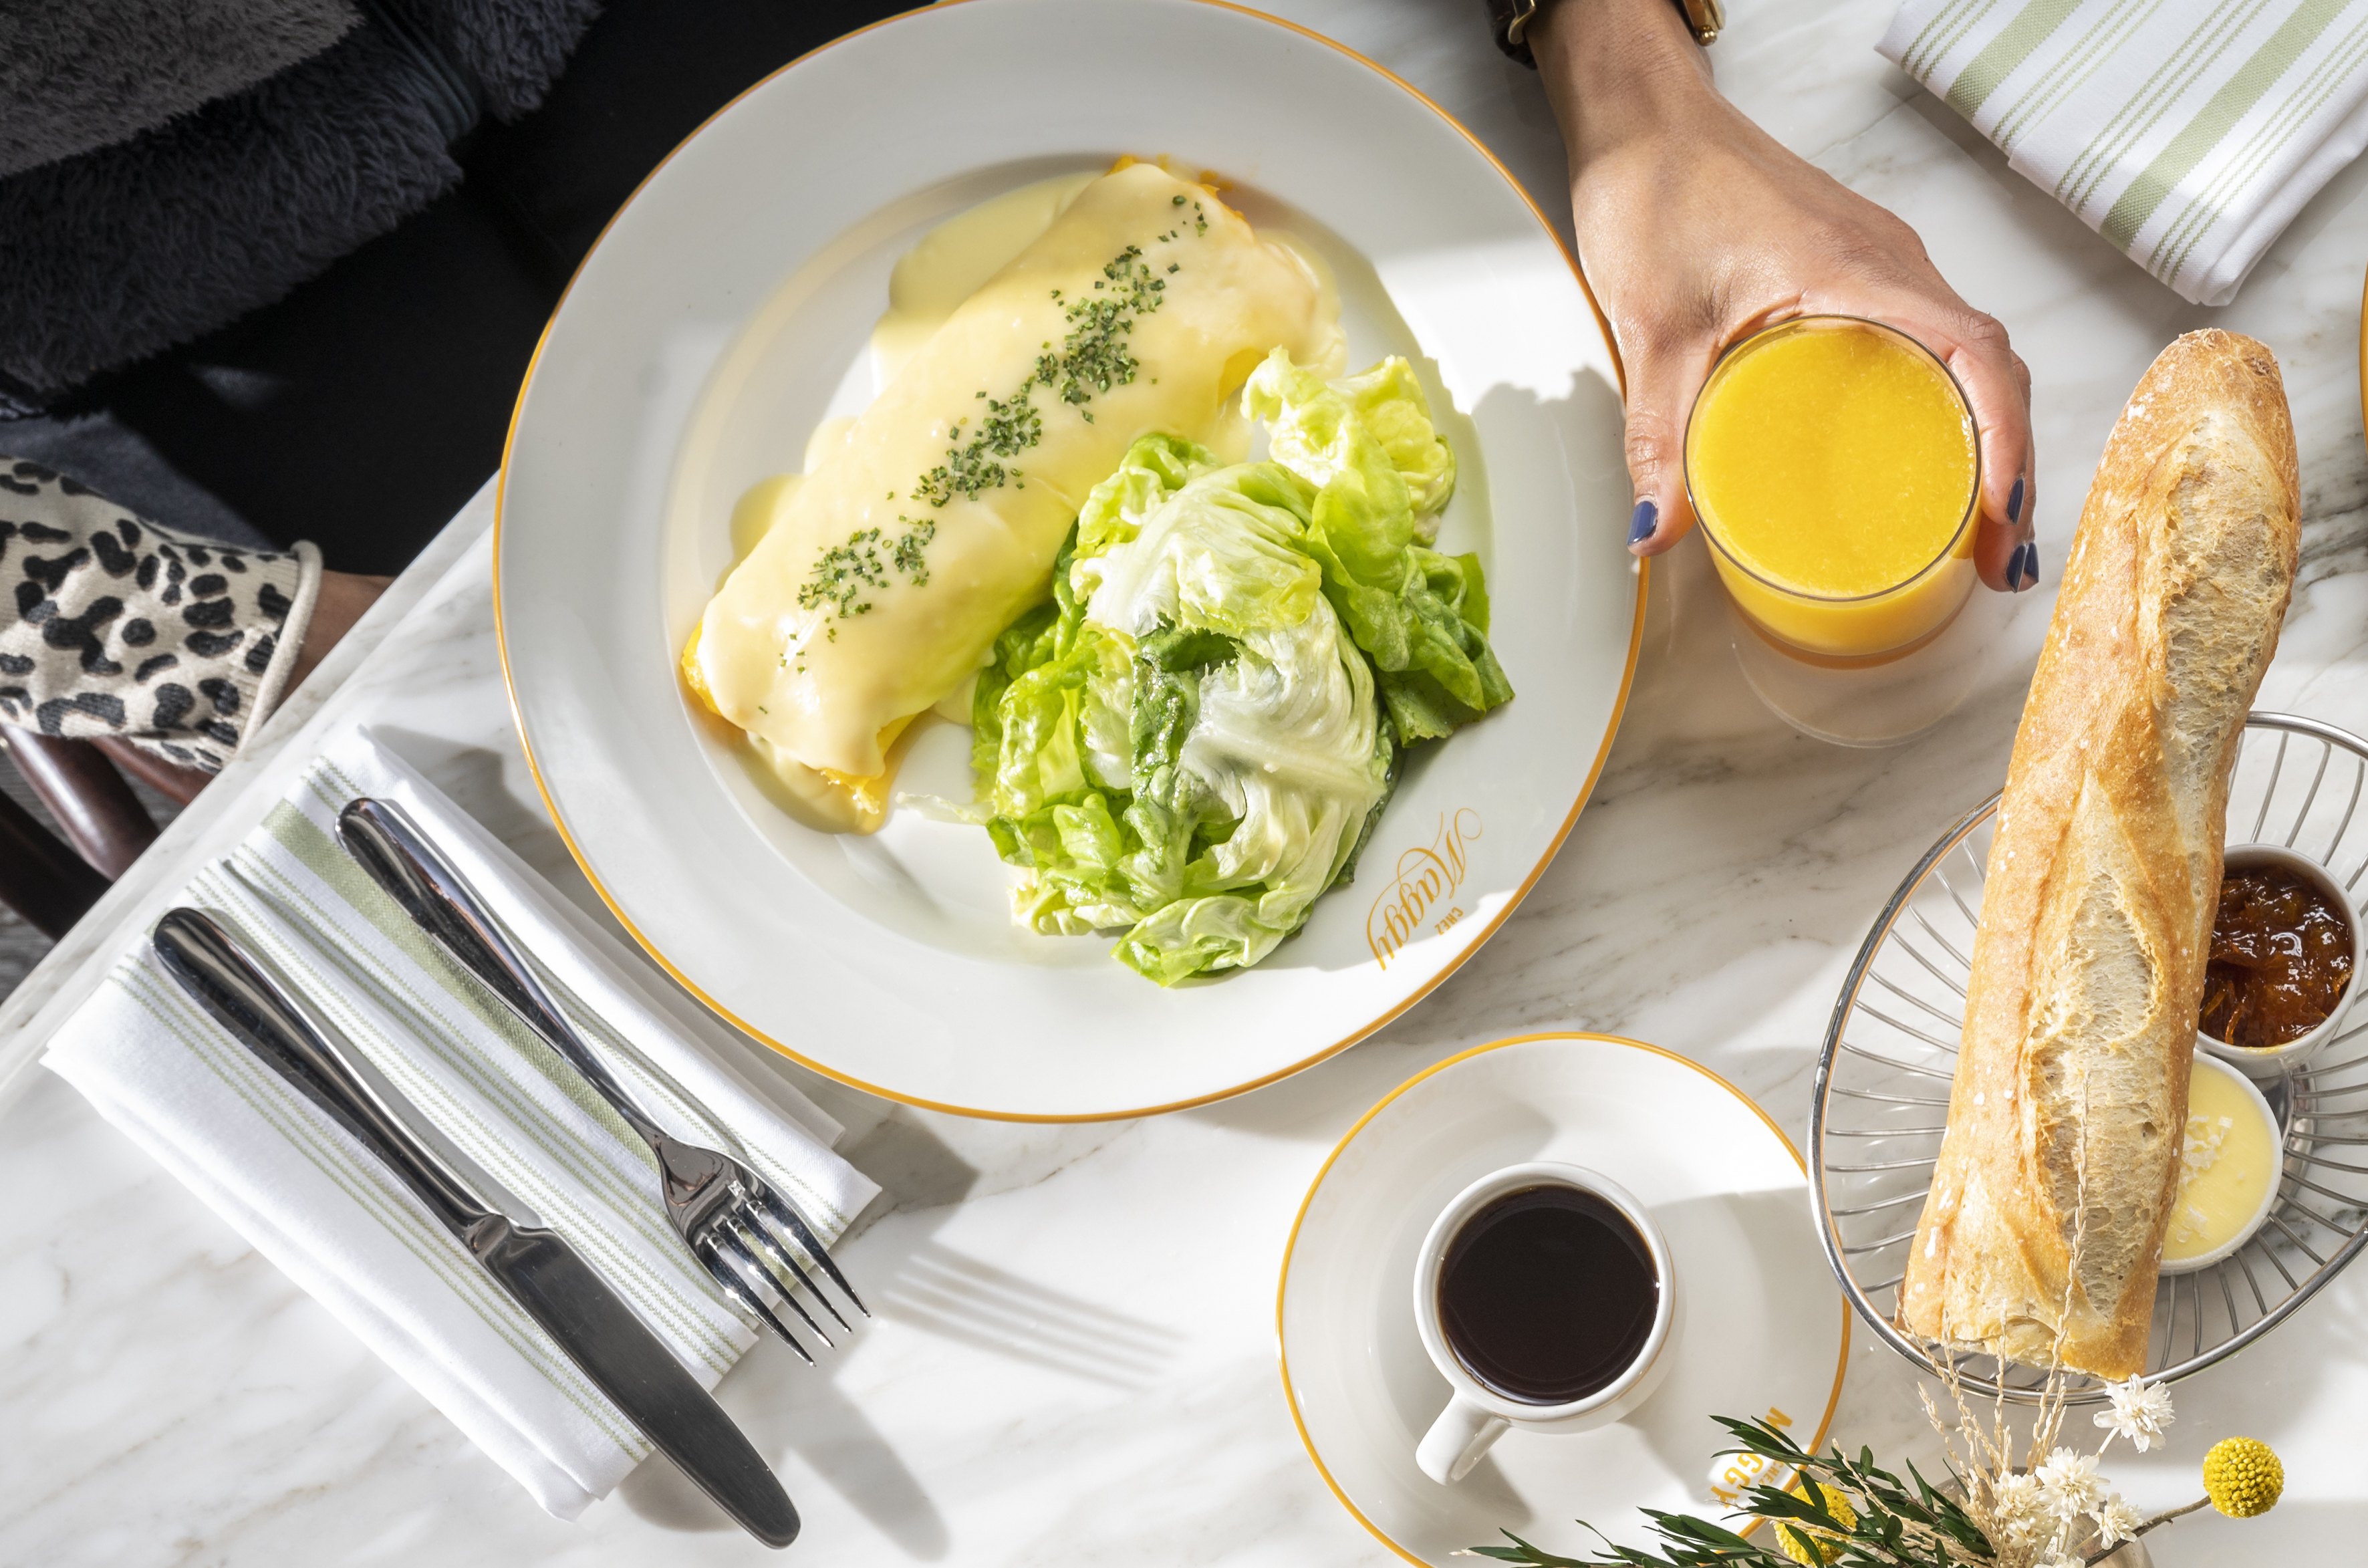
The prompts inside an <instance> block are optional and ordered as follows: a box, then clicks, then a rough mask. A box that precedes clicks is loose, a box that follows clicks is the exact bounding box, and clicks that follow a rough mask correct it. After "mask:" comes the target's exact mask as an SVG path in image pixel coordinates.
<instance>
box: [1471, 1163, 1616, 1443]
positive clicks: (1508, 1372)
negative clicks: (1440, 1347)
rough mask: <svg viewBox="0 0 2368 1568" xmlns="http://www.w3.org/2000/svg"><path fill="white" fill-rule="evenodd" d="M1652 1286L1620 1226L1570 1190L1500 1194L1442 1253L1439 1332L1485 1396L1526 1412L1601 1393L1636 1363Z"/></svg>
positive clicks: (1610, 1212)
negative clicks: (1534, 1406) (1509, 1401)
mask: <svg viewBox="0 0 2368 1568" xmlns="http://www.w3.org/2000/svg"><path fill="white" fill-rule="evenodd" d="M1660 1301H1661V1282H1660V1278H1659V1277H1658V1276H1657V1275H1656V1273H1655V1272H1654V1270H1653V1255H1652V1251H1651V1249H1650V1248H1648V1247H1647V1246H1645V1238H1644V1237H1643V1236H1641V1235H1639V1234H1637V1233H1636V1227H1635V1226H1634V1225H1633V1224H1631V1223H1629V1221H1628V1217H1627V1216H1626V1215H1625V1214H1622V1212H1620V1210H1617V1209H1615V1208H1613V1207H1612V1206H1611V1204H1609V1203H1607V1202H1605V1201H1604V1200H1603V1199H1600V1198H1598V1197H1596V1196H1595V1195H1594V1194H1592V1193H1587V1192H1578V1191H1575V1190H1573V1189H1572V1188H1570V1187H1524V1188H1523V1189H1521V1190H1520V1191H1519V1192H1508V1193H1507V1194H1505V1196H1503V1197H1502V1198H1499V1199H1497V1200H1496V1201H1495V1202H1493V1203H1490V1204H1489V1205H1488V1206H1487V1207H1486V1208H1484V1209H1482V1210H1480V1211H1479V1212H1478V1213H1476V1214H1474V1215H1473V1216H1472V1217H1471V1218H1470V1219H1469V1220H1466V1221H1463V1229H1462V1230H1460V1231H1458V1232H1456V1233H1455V1238H1454V1240H1452V1241H1451V1242H1450V1243H1448V1244H1447V1261H1446V1263H1445V1264H1444V1266H1442V1267H1440V1272H1439V1325H1440V1332H1441V1333H1442V1334H1443V1335H1445V1336H1446V1339H1447V1345H1448V1348H1449V1349H1451V1350H1452V1351H1453V1352H1454V1353H1455V1358H1456V1359H1457V1360H1458V1361H1461V1362H1462V1363H1463V1369H1464V1370H1466V1371H1468V1372H1470V1373H1471V1374H1472V1375H1473V1376H1474V1378H1476V1379H1478V1380H1479V1381H1480V1382H1481V1384H1482V1385H1483V1386H1484V1387H1486V1388H1488V1389H1491V1390H1493V1391H1495V1392H1497V1393H1498V1394H1501V1395H1503V1396H1504V1397H1505V1398H1507V1399H1517V1400H1520V1402H1522V1403H1525V1404H1566V1403H1569V1402H1571V1401H1572V1400H1575V1399H1585V1398H1586V1397H1587V1396H1588V1395H1589V1394H1592V1393H1599V1392H1602V1391H1603V1390H1604V1389H1607V1388H1609V1387H1611V1384H1612V1383H1613V1382H1615V1381H1618V1380H1619V1378H1620V1375H1621V1374H1622V1373H1623V1372H1625V1371H1626V1370H1627V1369H1629V1368H1630V1367H1631V1366H1632V1365H1634V1362H1635V1360H1636V1358H1637V1356H1638V1355H1640V1354H1641V1353H1642V1352H1643V1350H1644V1348H1645V1338H1646V1336H1647V1335H1650V1334H1651V1333H1652V1330H1653V1315H1654V1313H1655V1312H1656V1310H1658V1308H1659V1306H1660Z"/></svg>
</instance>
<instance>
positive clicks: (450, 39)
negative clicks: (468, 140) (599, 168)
mask: <svg viewBox="0 0 2368 1568" xmlns="http://www.w3.org/2000/svg"><path fill="white" fill-rule="evenodd" d="M381 4H383V5H385V6H387V8H388V9H390V10H395V11H400V12H401V13H402V14H403V15H404V17H406V18H407V19H408V20H409V21H410V22H411V24H412V25H413V26H414V27H415V28H418V29H419V31H420V32H421V33H422V34H423V35H424V36H425V37H426V38H427V40H428V41H429V42H430V43H432V44H434V45H436V46H437V47H438V48H439V49H441V50H442V51H444V53H445V55H446V56H447V57H448V58H449V59H450V60H451V61H452V62H453V63H454V64H456V65H458V66H460V67H461V70H462V71H463V72H464V73H466V74H468V75H469V76H470V77H471V78H472V79H473V80H474V82H475V85H476V87H477V90H478V92H479V94H480V95H481V96H482V97H483V99H484V106H485V111H486V112H487V113H489V114H491V115H492V116H493V117H494V118H495V119H503V120H510V119H518V116H520V115H522V114H525V113H527V112H528V111H529V110H530V109H532V108H534V107H535V106H536V105H537V104H540V103H541V102H542V95H543V94H544V93H545V92H547V91H549V90H550V87H551V84H552V81H553V80H555V79H556V78H557V77H558V75H559V73H560V69H561V67H563V66H564V65H565V64H566V63H567V56H568V52H569V51H572V50H573V49H575V43H576V40H578V39H580V38H582V37H583V36H584V29H585V28H587V27H589V26H591V25H592V18H593V17H596V16H598V15H599V12H600V0H527V3H521V0H381ZM683 25H684V26H685V27H697V26H698V25H699V18H698V16H697V13H696V7H693V6H685V8H684V14H683Z"/></svg>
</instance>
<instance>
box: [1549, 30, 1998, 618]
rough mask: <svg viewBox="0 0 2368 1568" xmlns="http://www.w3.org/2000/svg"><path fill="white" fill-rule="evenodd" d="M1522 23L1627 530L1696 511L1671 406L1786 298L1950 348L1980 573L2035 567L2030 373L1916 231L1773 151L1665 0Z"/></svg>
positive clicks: (1989, 579)
mask: <svg viewBox="0 0 2368 1568" xmlns="http://www.w3.org/2000/svg"><path fill="white" fill-rule="evenodd" d="M1526 36H1527V40H1528V41H1529V44H1530V46H1531V51H1532V52H1533V53H1534V54H1535V55H1536V56H1537V61H1538V67H1539V70H1540V71H1541V73H1542V74H1543V76H1544V79H1545V84H1546V89H1547V92H1548V95H1549V97H1551V99H1552V101H1553V104H1554V115H1555V118H1556V119H1558V120H1559V121H1560V122H1561V125H1562V131H1563V140H1564V142H1565V145H1566V146H1567V147H1568V148H1569V150H1570V165H1571V204H1572V207H1573V209H1574V214H1575V217H1576V220H1577V235H1578V251H1579V256H1580V260H1581V264H1582V265H1583V266H1584V267H1585V268H1586V271H1587V278H1588V284H1589V286H1590V287H1591V288H1592V289H1593V290H1594V291H1595V297H1596V301H1597V302H1598V303H1599V304H1600V305H1601V306H1602V308H1603V312H1604V313H1605V315H1607V316H1608V317H1610V318H1611V330H1612V333H1613V335H1615V336H1616V337H1617V339H1618V340H1619V345H1620V358H1621V361H1622V365H1623V367H1624V368H1625V370H1626V374H1627V382H1628V472H1629V475H1630V477H1631V478H1632V479H1633V481H1634V484H1635V491H1636V506H1635V512H1634V517H1633V518H1632V523H1631V530H1630V539H1629V548H1630V549H1631V550H1633V551H1635V552H1636V553H1637V554H1639V555H1657V554H1659V553H1660V552H1661V551H1665V550H1667V549H1668V548H1669V547H1670V546H1671V545H1673V544H1675V543H1677V541H1678V540H1679V539H1681V538H1683V537H1684V535H1685V531H1686V530H1687V529H1688V528H1691V527H1692V526H1693V522H1694V517H1693V508H1692V507H1691V505H1689V504H1688V502H1687V499H1686V487H1685V475H1684V444H1685V430H1686V415H1687V413H1688V411H1689V410H1690V409H1691V407H1692V406H1693V399H1694V393H1695V392H1697V391H1699V390H1700V389H1701V387H1702V381H1703V380H1704V379H1705V378H1706V377H1707V376H1708V375H1709V374H1710V369H1711V366H1712V364H1713V362H1714V361H1716V359H1717V358H1718V357H1719V355H1720V353H1721V352H1723V351H1724V350H1725V349H1726V348H1727V347H1729V346H1731V345H1733V344H1735V343H1736V342H1737V341H1739V340H1741V339H1742V338H1744V337H1747V336H1748V335H1750V334H1751V333H1753V332H1754V331H1757V330H1758V329H1759V328H1760V327H1762V326H1765V325H1767V324H1770V323H1771V322H1777V321H1782V320H1784V319H1785V318H1787V317H1791V316H1803V315H1825V314H1831V315H1853V316H1864V317H1867V318H1869V319H1871V320H1874V321H1880V322H1885V323H1888V324H1891V325H1893V326H1896V327H1897V328H1899V329H1900V330H1901V331H1902V332H1905V333H1907V335H1909V336H1911V337H1914V338H1916V339H1917V340H1918V341H1919V342H1921V343H1923V344H1924V345H1925V346H1927V347H1930V349H1931V350H1932V351H1933V352H1934V353H1935V354H1938V355H1939V356H1940V357H1941V358H1942V359H1943V360H1945V361H1946V362H1947V363H1948V366H1949V369H1952V371H1954V372H1955V373H1956V377H1957V380H1958V381H1959V383H1960V384H1961V385H1963V386H1964V389H1965V393H1966V396H1967V397H1968V398H1970V399H1971V400H1972V403H1973V406H1974V418H1975V423H1976V424H1977V426H1979V428H1980V433H1981V449H1982V472H1983V481H1982V497H1981V510H1982V517H1981V527H1980V533H1979V536H1978V538H1977V539H1976V540H1975V548H1974V560H1975V565H1976V566H1977V568H1978V569H1979V571H1980V573H1981V576H1982V581H1984V582H1985V583H1987V584H1988V585H1990V586H1991V587H1993V588H2003V589H2007V590H2009V591H2013V592H2020V591H2021V590H2022V589H2024V588H2027V587H2029V586H2031V585H2032V584H2033V583H2035V582H2037V581H2038V580H2039V564H2038V551H2037V550H2036V548H2035V547H2034V546H2032V542H2031V540H2032V528H2031V524H2030V521H2029V519H2030V517H2031V515H2032V493H2031V481H2030V476H2031V374H2030V372H2029V371H2028V370H2026V369H2024V368H2023V363H2022V361H2021V359H2020V358H2017V357H2016V356H2015V353H2014V350H2013V349H2012V348H2010V347H2008V345H2007V336H2006V329H2005V328H2004V327H2002V326H2000V325H1999V324H1998V322H1997V321H1996V320H1994V319H1992V318H1991V317H1989V316H1987V315H1984V314H1983V313H1982V312H1979V311H1976V310H1975V309H1974V308H1973V307H1972V306H1970V305H1968V304H1966V303H1965V301H1963V300H1961V299H1959V298H1958V297H1957V294H1956V291H1955V290H1952V289H1951V288H1950V287H1949V285H1948V284H1947V283H1946V282H1945V281H1943V280H1942V279H1941V275H1940V273H1939V272H1937V271H1936V270H1934V268H1933V266H1932V262H1931V258H1930V257H1929V256H1926V255H1925V254H1924V245H1923V243H1922V242H1921V241H1919V240H1918V238H1917V237H1916V232H1915V231H1914V230H1913V229H1910V228H1909V227H1908V226H1907V224H1905V223H1903V222H1900V221H1899V220H1898V219H1897V218H1896V217H1894V216H1892V214H1891V213H1889V212H1887V211H1885V210H1884V209H1883V208H1881V207H1878V206H1876V205H1875V204H1874V203H1873V202H1871V201H1869V200H1867V199H1864V198H1863V197H1861V196H1858V195H1856V194H1854V193H1853V192H1851V191H1850V190H1849V189H1848V188H1846V187H1844V186H1842V185H1841V183H1840V182H1839V181H1838V180H1836V179H1834V178H1833V177H1832V176H1829V175H1827V174H1825V173H1824V172H1822V171H1821V170H1818V169H1816V168H1814V167H1812V166H1811V165H1808V164H1807V163H1806V162H1804V161H1803V160H1802V159H1801V158H1799V157H1796V156H1794V155H1793V153H1790V152H1787V151H1786V150H1785V149H1784V148H1783V147H1782V146H1781V145H1779V144H1778V143H1777V142H1776V141H1775V139H1774V138H1772V137H1770V135H1768V133H1767V132H1765V131H1761V130H1760V129H1759V127H1758V126H1757V125H1754V124H1753V123H1752V122H1751V121H1750V120H1749V119H1747V118H1745V116H1744V115H1743V113H1742V112H1741V111H1740V110H1738V109H1736V108H1735V106H1734V105H1732V104H1730V103H1728V102H1727V101H1726V100H1725V98H1724V97H1720V96H1719V93H1718V90H1717V88H1716V87H1715V86H1713V85H1712V82H1711V77H1710V71H1709V67H1708V64H1707V63H1706V62H1705V60H1704V58H1703V55H1702V51H1701V50H1700V49H1698V48H1697V47H1696V46H1695V44H1694V41H1693V40H1692V38H1691V36H1690V35H1689V34H1688V33H1687V31H1686V30H1685V26H1684V23H1683V22H1682V20H1681V19H1680V18H1679V16H1678V12H1677V7H1675V6H1672V5H1670V4H1669V0H1546V3H1545V4H1543V6H1541V7H1540V9H1539V12H1538V15H1537V17H1536V18H1535V20H1533V21H1532V22H1531V24H1530V28H1529V30H1528V33H1527V35H1526Z"/></svg>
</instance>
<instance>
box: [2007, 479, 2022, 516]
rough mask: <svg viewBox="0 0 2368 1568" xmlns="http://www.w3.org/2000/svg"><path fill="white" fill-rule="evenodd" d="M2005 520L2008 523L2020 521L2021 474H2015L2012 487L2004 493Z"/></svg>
mask: <svg viewBox="0 0 2368 1568" xmlns="http://www.w3.org/2000/svg"><path fill="white" fill-rule="evenodd" d="M2006 520H2007V521H2008V522H2009V523H2019V522H2021V521H2022V479H2021V475H2017V476H2016V478H2015V482H2014V488H2013V489H2012V490H2009V491H2008V492H2007V494H2006Z"/></svg>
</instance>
